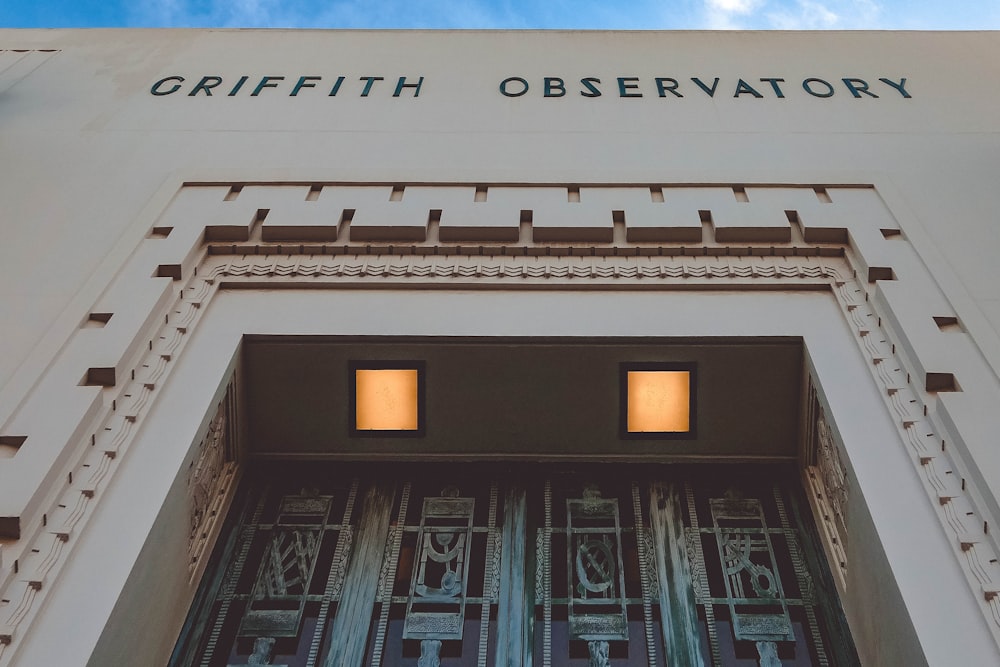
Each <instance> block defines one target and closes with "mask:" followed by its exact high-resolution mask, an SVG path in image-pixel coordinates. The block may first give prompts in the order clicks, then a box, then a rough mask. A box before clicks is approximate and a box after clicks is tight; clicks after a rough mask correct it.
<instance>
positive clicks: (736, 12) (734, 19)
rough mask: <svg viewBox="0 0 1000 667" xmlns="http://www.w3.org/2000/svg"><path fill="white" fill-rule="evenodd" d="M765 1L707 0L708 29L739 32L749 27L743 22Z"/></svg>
mask: <svg viewBox="0 0 1000 667" xmlns="http://www.w3.org/2000/svg"><path fill="white" fill-rule="evenodd" d="M762 4H763V0H705V22H706V27H707V28H709V29H711V30H739V29H741V28H746V27H748V25H747V24H746V23H745V22H744V21H743V20H742V19H747V18H752V15H753V13H754V12H755V11H757V9H758V8H759V7H760V6H761V5H762Z"/></svg>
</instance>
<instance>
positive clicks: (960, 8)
mask: <svg viewBox="0 0 1000 667" xmlns="http://www.w3.org/2000/svg"><path fill="white" fill-rule="evenodd" d="M0 27H25V28H27V27H232V28H240V27H297V28H565V29H657V30H659V29H755V30H768V29H778V30H802V29H830V30H843V29H872V30H879V29H888V30H908V29H912V30H952V29H954V30H970V29H976V30H979V29H994V30H995V29H1000V0H951V1H950V2H948V1H947V0H636V1H634V2H622V1H621V0H605V1H603V2H601V1H596V0H582V1H576V2H570V1H568V0H550V1H544V0H542V1H541V2H539V1H538V0H535V1H531V0H324V1H320V0H136V1H129V0H0Z"/></svg>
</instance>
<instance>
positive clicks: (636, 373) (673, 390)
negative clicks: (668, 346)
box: [619, 362, 696, 439]
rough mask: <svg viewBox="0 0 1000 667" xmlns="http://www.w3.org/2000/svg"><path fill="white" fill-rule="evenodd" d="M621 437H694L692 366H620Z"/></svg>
mask: <svg viewBox="0 0 1000 667" xmlns="http://www.w3.org/2000/svg"><path fill="white" fill-rule="evenodd" d="M620 369H621V371H620V373H621V375H620V380H619V382H620V387H621V408H620V423H621V436H622V437H623V438H651V439H661V438H678V439H680V438H683V439H693V438H694V437H695V393H696V392H695V371H696V365H695V364H694V363H657V362H649V363H622V364H621V366H620Z"/></svg>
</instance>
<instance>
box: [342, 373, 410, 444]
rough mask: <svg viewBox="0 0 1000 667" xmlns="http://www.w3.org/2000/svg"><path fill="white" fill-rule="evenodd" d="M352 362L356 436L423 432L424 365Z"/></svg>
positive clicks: (354, 431) (352, 396) (352, 394)
mask: <svg viewBox="0 0 1000 667" xmlns="http://www.w3.org/2000/svg"><path fill="white" fill-rule="evenodd" d="M376 366H377V367H376ZM385 366H386V364H383V363H372V364H368V363H366V364H363V365H362V364H352V374H353V387H352V393H351V398H352V399H353V400H352V401H351V403H352V409H353V410H352V411H353V415H352V417H353V423H352V428H351V430H352V432H353V433H354V434H355V435H364V434H372V435H374V434H380V435H421V434H422V431H423V419H422V417H423V414H422V413H423V410H422V409H421V408H422V400H423V396H422V393H423V392H422V384H423V378H422V368H420V367H419V366H417V365H409V364H406V365H403V364H399V365H398V367H385Z"/></svg>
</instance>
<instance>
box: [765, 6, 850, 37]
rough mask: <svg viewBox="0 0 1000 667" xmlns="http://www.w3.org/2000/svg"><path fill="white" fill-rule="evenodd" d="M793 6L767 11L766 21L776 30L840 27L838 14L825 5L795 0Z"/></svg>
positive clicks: (830, 28)
mask: <svg viewBox="0 0 1000 667" xmlns="http://www.w3.org/2000/svg"><path fill="white" fill-rule="evenodd" d="M795 4H796V6H795V7H787V8H782V9H780V10H777V11H773V12H769V13H768V15H767V18H768V21H769V23H770V24H771V27H772V28H776V29H778V30H832V29H835V28H838V27H840V25H839V24H840V20H841V18H840V16H839V15H838V14H837V13H836V12H834V11H833V10H831V9H829V8H828V7H827V6H826V5H824V4H822V3H819V2H813V1H812V0H796V3H795Z"/></svg>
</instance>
